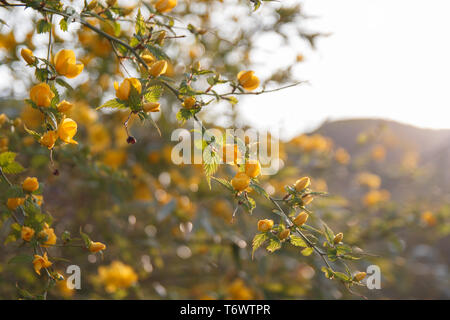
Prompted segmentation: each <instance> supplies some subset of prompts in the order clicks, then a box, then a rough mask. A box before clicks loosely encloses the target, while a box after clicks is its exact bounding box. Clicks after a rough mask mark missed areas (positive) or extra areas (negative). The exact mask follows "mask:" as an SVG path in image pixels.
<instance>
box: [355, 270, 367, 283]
mask: <svg viewBox="0 0 450 320" xmlns="http://www.w3.org/2000/svg"><path fill="white" fill-rule="evenodd" d="M366 275H367V274H366V273H365V272H358V273H357V274H355V276H354V277H353V279H354V280H355V281H358V282H359V281H361V280H362V279H364V278H365V277H366Z"/></svg>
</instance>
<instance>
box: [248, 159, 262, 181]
mask: <svg viewBox="0 0 450 320" xmlns="http://www.w3.org/2000/svg"><path fill="white" fill-rule="evenodd" d="M260 173H261V165H260V164H259V161H256V162H253V163H252V162H248V163H246V164H245V174H247V175H248V176H249V177H250V178H256V177H257V176H259V174H260Z"/></svg>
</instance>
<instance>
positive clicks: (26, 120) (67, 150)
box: [0, 0, 438, 299]
mask: <svg viewBox="0 0 450 320" xmlns="http://www.w3.org/2000/svg"><path fill="white" fill-rule="evenodd" d="M122 2H123V1H122ZM122 2H120V1H119V2H118V1H109V0H108V1H106V2H101V1H95V0H93V1H73V3H71V4H70V5H68V4H66V2H64V1H57V0H55V1H45V2H42V1H34V0H31V1H8V2H4V1H2V2H1V10H8V12H13V14H19V13H18V12H19V11H21V10H25V12H32V13H31V17H30V18H29V19H30V21H31V24H32V25H33V27H34V28H33V29H32V30H31V31H30V32H29V33H28V34H27V35H26V37H25V39H24V40H23V41H18V40H17V39H16V38H15V33H14V32H13V31H11V32H10V33H8V34H4V33H2V34H1V39H0V44H1V46H0V47H1V48H4V49H6V53H5V55H6V56H7V57H8V59H10V60H11V61H12V62H11V63H10V66H12V63H14V64H15V67H16V68H19V67H17V66H18V65H19V62H20V69H23V70H25V69H27V70H28V71H30V72H28V73H27V75H28V76H29V77H28V78H27V79H26V80H25V79H21V80H20V81H22V82H23V83H22V86H23V87H24V88H25V87H29V88H30V89H29V90H28V94H27V98H25V99H24V101H25V106H24V107H23V108H22V111H20V112H18V111H17V109H18V108H15V109H14V110H12V111H10V110H5V113H2V114H1V116H0V125H1V128H0V130H1V131H0V132H1V136H0V137H1V138H0V139H1V140H0V142H1V145H0V146H1V153H0V175H1V183H0V187H1V196H0V202H1V208H0V213H1V221H2V228H3V230H7V232H6V233H7V234H6V237H5V238H6V240H5V241H4V246H5V249H4V250H5V252H7V256H8V263H7V265H17V266H18V267H17V269H16V270H10V269H8V271H7V272H11V273H12V274H14V277H15V279H17V285H16V288H14V286H15V283H14V282H13V281H10V282H6V280H5V279H7V277H5V278H4V279H2V280H1V283H2V287H3V286H4V287H5V288H6V289H5V293H4V294H5V296H8V297H11V296H13V295H15V294H16V293H15V291H16V290H17V293H18V295H19V296H20V297H21V298H27V299H31V298H35V299H40V298H46V297H47V295H50V296H51V297H55V298H59V297H64V298H70V297H74V296H75V294H77V295H82V296H88V297H93V298H98V297H114V298H123V297H126V296H134V297H137V298H143V297H148V296H153V295H157V296H158V297H163V298H167V297H169V298H178V297H194V298H202V299H207V298H231V299H251V298H265V297H273V296H276V297H285V296H288V297H302V296H305V295H306V293H305V292H306V291H304V290H306V289H305V288H303V289H301V288H302V286H303V285H304V282H305V281H308V280H309V279H311V278H312V277H313V276H314V274H315V273H322V274H323V275H321V279H332V280H334V282H335V285H336V287H337V286H338V285H339V284H343V285H344V286H343V287H344V288H345V289H346V292H347V293H346V294H358V293H356V292H355V291H354V289H353V288H354V287H355V286H364V283H363V280H364V278H365V276H366V273H365V272H364V271H362V269H361V271H359V270H360V269H358V268H359V266H361V267H362V266H363V264H359V265H358V264H356V265H354V263H358V261H359V260H362V261H365V259H367V258H368V257H373V255H372V254H369V253H366V252H365V251H363V250H361V249H360V248H359V246H360V245H362V246H363V245H364V243H361V242H360V238H361V239H364V237H365V235H364V234H363V233H364V231H367V235H366V237H367V238H370V237H372V236H373V233H372V231H373V229H377V225H376V224H377V223H378V222H379V221H377V220H376V219H374V220H370V224H371V225H369V226H367V228H363V229H362V231H361V230H359V231H357V230H354V228H353V227H354V224H353V225H350V226H348V225H347V226H346V229H347V230H346V231H344V230H341V229H336V230H337V231H339V232H337V233H335V232H334V231H333V230H332V228H331V227H330V226H329V225H328V224H329V223H328V221H327V219H330V220H331V221H332V222H333V223H334V222H335V220H336V219H335V218H336V217H335V216H333V215H332V214H330V211H329V210H331V209H330V208H332V207H338V208H339V209H338V211H339V210H344V209H343V208H345V204H343V203H340V204H337V203H336V202H333V201H334V200H335V199H329V198H328V193H327V192H326V182H325V181H324V180H323V179H320V178H318V179H315V178H310V177H308V176H304V177H302V178H299V179H294V180H291V179H290V178H289V179H287V178H286V177H287V176H290V177H291V176H293V175H292V174H289V173H286V172H283V171H281V172H280V174H279V175H277V176H273V177H272V176H263V175H262V174H261V172H262V167H261V163H260V162H259V161H257V160H256V161H255V160H254V159H253V158H252V156H253V154H252V150H253V147H254V146H253V145H252V142H250V141H247V140H246V139H240V138H238V137H233V139H232V141H231V143H230V142H229V141H228V139H227V137H226V135H223V137H222V138H221V139H207V140H201V141H195V142H194V144H195V148H198V149H200V150H201V152H202V155H203V157H204V164H203V165H202V166H198V165H195V164H194V165H189V164H182V165H181V166H176V165H174V164H173V163H172V159H171V156H172V153H171V147H172V145H171V144H170V142H169V138H168V137H169V134H170V132H171V131H172V130H173V129H175V128H177V127H181V126H183V125H185V123H186V122H188V121H194V122H196V123H198V124H200V125H201V134H202V135H206V133H207V127H206V125H204V124H203V123H206V122H202V121H201V120H200V119H201V117H202V116H203V115H205V114H208V113H218V112H219V111H214V110H215V109H214V106H215V105H217V106H220V105H226V106H231V110H232V112H233V113H235V111H236V110H235V106H236V104H238V98H240V97H243V96H245V95H260V94H264V93H268V92H271V91H277V90H281V89H284V88H287V87H292V86H295V85H298V84H300V83H301V82H298V81H297V82H296V81H293V79H292V75H291V73H292V66H289V67H287V69H286V70H276V71H275V72H274V74H273V75H271V76H270V75H269V76H266V77H265V79H264V80H263V77H262V76H261V77H260V76H259V75H258V73H257V72H255V71H252V70H248V68H249V67H251V64H252V60H251V58H250V55H251V53H252V51H253V50H254V49H255V48H257V45H256V44H255V43H254V37H257V36H261V32H265V31H264V29H265V28H268V29H269V30H270V29H273V30H274V31H275V32H276V33H278V34H281V35H283V30H282V25H284V26H290V27H297V23H298V19H300V18H301V17H302V16H301V14H300V13H301V7H299V6H292V7H283V6H280V5H276V6H272V4H271V3H269V2H268V1H259V0H252V1H235V2H234V3H233V4H230V5H231V6H234V7H235V9H240V10H244V11H245V12H247V11H252V12H253V13H252V15H250V17H248V18H247V19H250V20H251V22H255V21H260V19H261V18H262V17H261V15H264V14H267V15H270V16H272V17H273V18H274V19H275V20H274V21H275V22H273V24H271V25H268V26H267V27H253V26H250V27H248V28H249V29H246V27H244V24H243V23H242V24H241V23H240V21H239V19H238V17H236V16H232V17H228V16H225V17H223V18H224V19H226V21H224V23H225V24H227V25H228V27H229V28H230V30H232V33H233V32H237V33H239V36H237V37H236V36H234V35H231V34H230V32H228V31H227V30H225V31H224V30H217V28H218V27H219V26H218V25H216V23H217V21H215V20H214V19H215V18H214V17H213V15H214V14H215V13H216V12H218V11H220V10H221V9H223V8H225V7H226V6H227V5H228V4H226V3H225V2H222V1H220V0H218V1H176V0H159V1H153V2H150V1H142V2H139V3H136V4H133V5H132V6H125V5H124V4H125V2H123V3H124V4H122ZM263 2H268V3H264V5H262V4H263ZM74 8H75V9H74ZM228 20H229V21H228ZM0 22H1V23H6V22H5V21H2V20H0ZM249 25H254V24H252V23H249ZM255 28H256V29H255ZM260 29H261V30H262V31H261V30H260ZM34 31H36V34H35V32H34ZM34 36H37V37H39V38H40V41H41V46H42V47H45V50H41V49H42V48H41V47H39V48H38V46H37V45H35V44H34V43H35V42H34V40H33V37H34ZM226 36H228V37H229V39H226V38H224V37H226ZM284 36H285V37H286V35H284ZM318 36H319V34H317V33H308V32H306V31H304V30H302V29H299V30H298V38H300V39H305V38H306V39H307V40H308V41H309V43H310V44H312V45H314V41H315V38H316V37H318ZM42 37H44V38H42ZM43 39H45V46H44V45H42V40H43ZM66 39H67V40H66ZM19 48H20V51H19ZM36 49H37V50H36ZM19 52H20V57H19V56H18V53H19ZM233 54H238V58H236V57H234V56H233ZM18 60H19V61H18ZM302 61H303V56H301V58H299V57H298V56H296V58H295V62H294V63H301V62H302ZM18 81H19V80H18ZM283 83H288V84H287V85H285V86H283ZM111 84H112V85H111ZM274 84H278V85H277V86H274ZM270 87H273V88H272V89H270ZM7 111H8V112H7ZM138 121H140V122H141V123H142V124H143V125H142V126H137V125H135V123H137V122H138ZM146 124H150V126H147V125H146ZM286 146H287V147H288V148H291V147H295V150H296V152H298V151H299V150H300V151H301V152H302V154H303V158H302V160H301V161H299V163H301V165H298V167H300V166H303V167H304V168H305V169H308V166H309V165H310V164H314V163H317V162H321V161H324V162H327V163H330V161H336V162H337V163H338V164H339V165H340V166H344V167H345V166H348V165H349V164H351V161H352V157H351V156H350V154H349V153H348V152H347V151H346V150H345V149H343V148H334V147H333V142H332V141H331V139H329V138H326V137H324V136H322V135H320V134H314V135H310V136H308V135H302V136H300V137H298V138H296V139H294V140H293V141H291V142H290V143H289V144H287V145H286ZM283 147H284V146H283V145H282V146H281V148H283ZM281 151H282V152H281V157H282V158H283V157H284V155H283V150H281ZM222 156H223V157H222ZM370 157H371V158H372V159H374V160H375V161H377V162H380V161H383V160H384V159H385V157H386V149H385V148H384V147H383V146H382V145H379V144H378V145H375V146H374V147H373V149H372V150H371V151H370ZM16 158H18V159H19V160H16ZM286 161H287V160H286ZM287 167H288V166H287ZM287 167H286V168H287ZM49 168H50V169H49ZM315 171H316V170H315V169H311V176H314V175H316V176H318V174H317V173H316V172H315ZM28 175H29V176H28ZM32 175H36V176H37V177H34V176H32ZM295 175H298V174H297V172H295ZM357 181H358V183H359V184H360V185H361V186H363V187H364V188H367V190H366V192H367V193H366V194H364V195H363V196H362V201H358V205H362V206H364V208H365V209H367V210H370V208H375V207H377V206H383V205H384V204H386V203H387V202H388V201H389V198H390V194H389V192H388V191H386V190H383V189H380V184H381V180H380V178H379V177H378V176H376V175H375V174H371V173H369V172H365V173H361V174H360V175H359V177H358V179H357ZM257 201H258V203H257ZM47 203H48V205H47ZM315 203H318V205H317V206H318V212H315V210H314V205H315ZM365 209H364V210H365ZM258 210H259V211H258ZM380 210H385V209H383V208H381V209H380ZM386 210H387V209H386ZM50 212H52V213H50ZM253 212H258V216H260V218H261V219H258V218H255V217H254V216H251V215H250V214H252V213H253ZM386 212H387V211H386ZM437 219H438V218H436V217H435V216H434V215H433V214H432V213H430V212H425V213H423V214H422V215H421V221H423V222H424V223H425V224H427V225H429V226H433V225H435V224H436V220H437ZM330 225H331V224H330ZM400 225H404V224H403V222H399V223H398V224H397V225H396V226H400ZM385 235H391V229H390V228H388V227H386V228H385ZM92 239H95V240H92ZM98 240H101V241H98ZM247 242H249V243H251V250H250V251H245V252H246V253H247V256H246V257H247V258H243V257H242V255H243V254H244V253H243V251H242V250H243V249H245V248H246V247H247ZM262 247H264V248H265V250H266V252H268V253H275V252H276V251H278V252H283V251H284V252H285V253H283V254H281V253H280V255H279V257H280V259H276V258H274V257H273V256H269V257H266V256H263V253H262V252H261V251H262V250H258V249H259V248H262ZM174 248H176V249H175V251H176V256H174V253H173V252H174ZM284 255H286V256H284ZM223 256H226V258H224V257H223ZM248 257H250V259H248ZM284 257H286V260H285V261H286V265H284V266H281V263H284V262H282V261H284V260H283V258H284ZM314 257H315V258H314ZM252 258H253V260H252ZM292 258H294V261H297V262H295V265H296V267H295V268H296V270H292V268H291V270H289V263H290V262H289V261H290V259H292ZM86 259H87V261H88V262H86ZM103 259H105V260H106V261H105V260H103ZM174 259H182V260H183V261H184V262H185V264H180V263H179V262H177V261H175V260H174ZM266 259H269V260H266ZM270 259H273V260H270ZM306 259H309V260H306ZM122 260H123V261H122ZM258 260H264V261H265V262H264V263H260V262H259V261H258ZM278 260H280V261H278ZM108 261H109V262H110V263H106V262H108ZM267 261H273V266H272V267H270V266H268V265H267V264H268V262H267ZM303 261H310V262H309V264H306V262H303ZM230 262H232V263H230ZM71 264H76V265H82V267H83V268H82V272H83V275H82V276H83V277H84V278H83V279H86V280H83V281H84V282H83V289H82V291H81V292H82V293H77V292H76V291H77V290H72V289H70V288H68V287H67V286H66V282H65V281H64V279H65V278H66V277H67V276H66V275H65V274H64V273H65V268H66V266H68V265H71ZM97 264H98V265H97ZM230 265H232V266H233V268H231V267H230ZM226 266H228V267H226ZM172 268H173V269H172ZM176 268H179V269H177V270H175V269H176ZM258 268H262V269H261V270H260V271H258ZM283 268H287V269H288V270H289V273H290V275H291V276H293V277H294V278H297V279H298V283H299V285H297V286H294V285H292V284H290V281H286V279H285V278H284V277H289V276H287V275H281V274H282V272H281V270H282V269H283ZM30 270H32V271H34V274H33V275H31V274H30ZM187 270H190V272H191V271H192V275H191V276H192V278H186V280H181V282H182V283H184V282H183V281H185V282H186V283H184V284H185V285H179V283H174V282H171V280H170V278H172V277H171V276H172V275H173V274H176V275H178V276H180V274H183V273H185V272H187ZM244 270H248V271H246V272H245V271H244ZM165 271H166V272H167V273H166V274H165V273H164V272H165ZM261 273H262V274H261ZM270 273H276V274H279V275H280V279H279V282H280V283H278V284H277V283H270V281H269V282H266V281H265V280H268V279H267V276H268V274H270ZM252 274H254V275H255V276H254V277H252V276H251V275H252ZM293 274H295V275H293ZM205 275H206V276H205ZM256 275H257V276H256ZM199 277H204V278H205V279H207V280H206V281H205V282H204V283H200V284H199V283H197V281H196V279H198V278H199ZM208 277H212V278H213V279H215V280H218V281H209V280H208ZM317 278H318V277H317ZM144 281H150V282H151V283H152V286H151V288H153V289H151V291H147V290H149V289H145V288H144V286H142V287H141V286H139V283H140V282H144ZM317 281H318V282H317V283H316V285H315V286H314V290H317V292H320V290H321V289H320V286H321V285H322V281H323V280H317ZM162 283H163V284H164V285H163V284H162ZM177 285H179V287H177ZM280 286H281V289H280ZM327 286H328V284H326V285H324V286H322V287H323V288H324V289H322V290H324V291H328V287H327ZM183 288H190V289H189V290H188V289H183ZM284 289H286V290H284ZM302 290H303V291H302ZM311 290H313V289H311ZM13 291H14V293H13ZM317 296H327V295H326V294H322V293H321V294H318V295H317Z"/></svg>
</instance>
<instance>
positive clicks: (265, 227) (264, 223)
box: [258, 219, 273, 232]
mask: <svg viewBox="0 0 450 320" xmlns="http://www.w3.org/2000/svg"><path fill="white" fill-rule="evenodd" d="M272 227H273V220H270V219H264V220H259V221H258V231H261V232H267V231H269V230H270V229H272Z"/></svg>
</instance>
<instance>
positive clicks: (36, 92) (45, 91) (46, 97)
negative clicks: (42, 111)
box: [30, 82, 55, 107]
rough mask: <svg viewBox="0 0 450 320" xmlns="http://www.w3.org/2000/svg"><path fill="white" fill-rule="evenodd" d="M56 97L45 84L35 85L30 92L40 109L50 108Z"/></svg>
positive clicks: (32, 99)
mask: <svg viewBox="0 0 450 320" xmlns="http://www.w3.org/2000/svg"><path fill="white" fill-rule="evenodd" d="M54 97H55V94H54V93H53V91H52V90H51V89H50V86H49V85H48V84H46V83H44V82H42V83H39V84H37V85H35V86H34V87H33V88H31V90H30V99H31V101H33V102H34V103H35V104H36V105H37V106H38V107H50V104H51V102H52V99H53V98H54Z"/></svg>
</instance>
